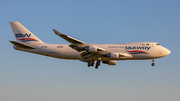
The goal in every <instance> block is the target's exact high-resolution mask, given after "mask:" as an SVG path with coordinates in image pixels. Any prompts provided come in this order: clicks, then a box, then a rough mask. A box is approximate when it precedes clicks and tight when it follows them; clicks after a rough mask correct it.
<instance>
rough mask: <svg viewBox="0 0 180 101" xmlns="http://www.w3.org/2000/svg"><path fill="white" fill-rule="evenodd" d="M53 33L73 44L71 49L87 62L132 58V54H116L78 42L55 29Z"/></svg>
mask: <svg viewBox="0 0 180 101" xmlns="http://www.w3.org/2000/svg"><path fill="white" fill-rule="evenodd" d="M53 31H54V33H55V34H56V35H58V36H60V37H62V38H63V39H65V40H66V41H68V42H70V43H71V44H70V45H69V47H71V48H72V49H75V50H76V51H78V52H81V54H80V55H81V57H82V58H83V59H85V60H90V59H94V60H96V59H97V58H106V59H107V58H118V57H127V56H130V57H132V56H131V55H130V54H125V53H114V52H112V51H109V50H106V49H103V48H101V47H98V46H94V45H91V44H87V43H85V42H82V41H80V40H77V39H75V38H72V37H70V36H67V35H65V34H62V33H60V32H58V31H57V30H55V29H53ZM113 56H114V57H113Z"/></svg>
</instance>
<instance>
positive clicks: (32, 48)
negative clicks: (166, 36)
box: [9, 22, 171, 69]
mask: <svg viewBox="0 0 180 101" xmlns="http://www.w3.org/2000/svg"><path fill="white" fill-rule="evenodd" d="M9 23H10V25H11V28H12V30H13V33H14V35H15V38H16V40H17V41H10V42H11V43H12V44H13V45H14V46H13V47H14V49H16V50H20V51H25V52H30V53H35V54H39V55H44V56H49V57H54V58H59V59H70V60H80V61H82V62H86V63H87V65H88V67H90V66H94V65H95V68H96V69H98V67H99V66H100V64H101V62H102V63H104V64H108V65H116V61H117V60H146V59H152V64H151V65H152V66H154V65H155V63H154V61H155V59H157V58H161V57H164V56H167V55H169V54H170V53H171V51H170V50H168V49H167V48H165V47H163V46H161V45H160V44H158V43H156V42H133V43H124V44H88V43H85V42H83V41H80V40H77V39H75V38H72V37H70V36H68V35H65V34H62V33H60V32H58V31H57V30H55V29H52V30H53V31H54V33H55V34H56V35H58V36H60V37H61V38H63V39H65V40H66V41H68V42H70V44H47V43H44V42H42V41H41V40H40V39H39V38H37V37H36V36H35V35H34V34H33V33H31V32H30V31H29V30H28V29H26V28H25V27H24V26H23V25H22V24H20V23H19V22H9ZM95 62H96V64H95Z"/></svg>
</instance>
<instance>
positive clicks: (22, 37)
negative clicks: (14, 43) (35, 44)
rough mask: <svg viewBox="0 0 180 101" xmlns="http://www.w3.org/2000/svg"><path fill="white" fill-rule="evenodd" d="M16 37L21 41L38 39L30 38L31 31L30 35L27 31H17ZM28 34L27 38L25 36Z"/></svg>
mask: <svg viewBox="0 0 180 101" xmlns="http://www.w3.org/2000/svg"><path fill="white" fill-rule="evenodd" d="M15 36H16V38H17V39H18V40H19V41H21V42H27V41H38V40H36V39H33V38H29V37H30V36H31V33H30V34H29V35H28V34H27V33H26V34H24V35H23V34H22V33H17V34H15ZM26 36H27V38H25V37H26Z"/></svg>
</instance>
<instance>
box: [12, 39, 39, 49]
mask: <svg viewBox="0 0 180 101" xmlns="http://www.w3.org/2000/svg"><path fill="white" fill-rule="evenodd" d="M9 42H11V43H12V44H13V45H15V46H16V47H18V48H24V49H36V47H32V46H28V45H25V44H22V43H19V42H16V41H9Z"/></svg>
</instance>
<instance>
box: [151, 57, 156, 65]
mask: <svg viewBox="0 0 180 101" xmlns="http://www.w3.org/2000/svg"><path fill="white" fill-rule="evenodd" d="M154 61H155V58H154V59H153V60H152V64H151V66H154V65H155V63H154Z"/></svg>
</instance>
